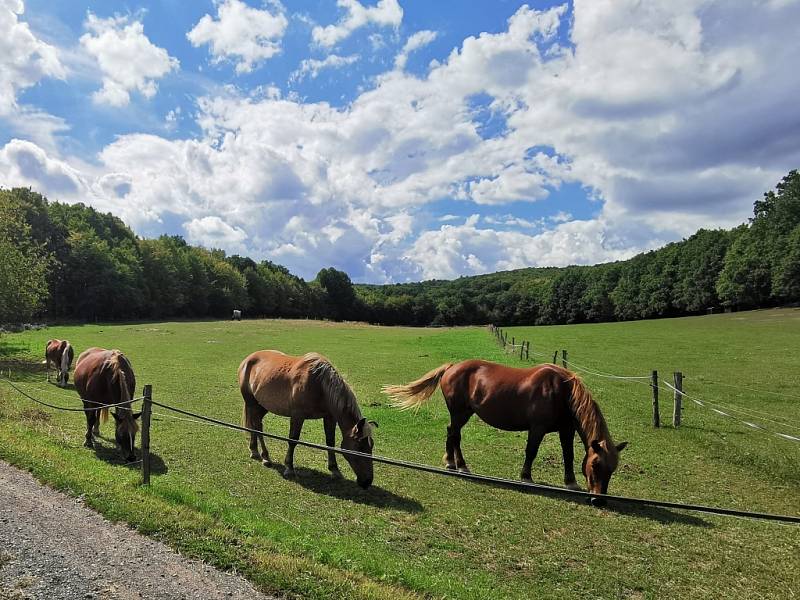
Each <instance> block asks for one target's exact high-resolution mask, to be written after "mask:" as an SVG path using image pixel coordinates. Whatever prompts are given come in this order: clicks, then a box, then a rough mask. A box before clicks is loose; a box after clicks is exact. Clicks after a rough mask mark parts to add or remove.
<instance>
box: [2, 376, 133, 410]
mask: <svg viewBox="0 0 800 600" xmlns="http://www.w3.org/2000/svg"><path fill="white" fill-rule="evenodd" d="M0 381H3V382H5V383H7V384H8V385H10V386H11V387H12V388H14V389H15V390H16V391H17V392H19V393H20V394H22V395H23V396H25V397H26V398H27V399H28V400H32V401H33V402H36V403H37V404H41V405H42V406H47V407H48V408H53V409H55V410H62V411H65V412H88V411H93V410H103V409H104V408H106V409H108V408H116V407H118V406H126V407H130V405H131V404H133V403H134V402H141V401H142V400H144V397H143V396H140V397H138V398H132V399H131V400H127V401H125V402H119V403H117V404H100V403H99V402H93V401H92V400H83V402H88V403H89V404H97V405H98V406H97V407H95V408H85V407H84V408H78V407H77V406H76V407H74V408H73V407H69V406H56V405H55V404H49V403H48V402H44V401H43V400H39V399H38V398H34V397H33V396H31V395H30V394H28V393H27V392H26V391H25V390H23V389H20V388H19V387H18V386H17V385H16V384H15V383H14V382H13V381H11V380H10V379H6V378H5V377H3V378H0Z"/></svg>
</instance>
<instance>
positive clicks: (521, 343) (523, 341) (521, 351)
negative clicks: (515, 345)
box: [519, 340, 525, 360]
mask: <svg viewBox="0 0 800 600" xmlns="http://www.w3.org/2000/svg"><path fill="white" fill-rule="evenodd" d="M524 352H525V340H522V342H520V345H519V359H520V360H522V355H523V353H524Z"/></svg>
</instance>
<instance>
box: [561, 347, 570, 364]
mask: <svg viewBox="0 0 800 600" xmlns="http://www.w3.org/2000/svg"><path fill="white" fill-rule="evenodd" d="M568 362H569V361H568V360H567V351H566V350H562V351H561V366H562V367H564V368H565V369H566V368H567V363H568Z"/></svg>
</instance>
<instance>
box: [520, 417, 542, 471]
mask: <svg viewBox="0 0 800 600" xmlns="http://www.w3.org/2000/svg"><path fill="white" fill-rule="evenodd" d="M543 437H544V431H542V430H541V429H538V428H533V427H532V428H531V429H530V431H528V443H527V444H526V446H525V462H524V463H523V465H522V472H521V473H520V474H519V478H520V479H522V481H527V482H529V483H532V480H531V466H532V465H533V461H534V459H535V458H536V453H537V452H539V445H540V444H541V443H542V438H543Z"/></svg>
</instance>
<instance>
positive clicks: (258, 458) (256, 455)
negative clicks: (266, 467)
mask: <svg viewBox="0 0 800 600" xmlns="http://www.w3.org/2000/svg"><path fill="white" fill-rule="evenodd" d="M250 458H252V459H253V460H261V457H260V456H259V455H258V454H256V453H255V452H251V453H250Z"/></svg>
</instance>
